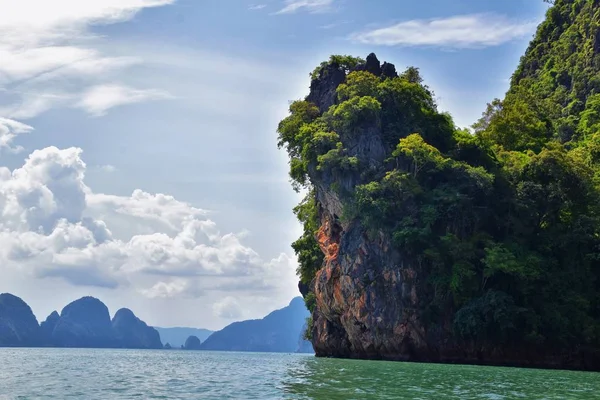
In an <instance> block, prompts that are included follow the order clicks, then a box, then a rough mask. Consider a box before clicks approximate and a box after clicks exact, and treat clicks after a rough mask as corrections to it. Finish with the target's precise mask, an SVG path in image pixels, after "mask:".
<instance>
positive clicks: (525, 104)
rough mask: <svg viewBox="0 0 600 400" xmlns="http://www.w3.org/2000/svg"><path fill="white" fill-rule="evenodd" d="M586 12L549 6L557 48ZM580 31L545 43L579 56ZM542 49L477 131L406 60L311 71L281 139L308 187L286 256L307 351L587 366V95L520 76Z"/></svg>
mask: <svg viewBox="0 0 600 400" xmlns="http://www.w3.org/2000/svg"><path fill="white" fill-rule="evenodd" d="M574 3H576V4H574ZM571 6H573V7H571ZM598 7H599V6H598V4H597V3H596V2H592V1H579V2H573V1H569V0H561V1H557V2H556V5H555V6H554V8H553V9H552V10H554V11H552V10H551V11H550V12H549V15H550V16H551V18H554V19H558V20H560V21H561V22H560V23H561V27H560V29H556V30H555V31H554V34H555V35H557V36H558V37H559V39H557V40H567V39H564V35H567V36H568V37H569V38H571V39H572V38H575V37H577V36H576V35H571V34H569V32H571V31H573V29H571V28H569V27H568V25H569V24H574V25H577V24H580V25H583V26H588V27H589V26H590V25H592V23H595V22H593V21H590V18H592V19H594V21H596V19H597V18H598V17H597V16H598V15H600V14H599V13H598V12H596V13H595V14H594V13H593V11H594V10H595V11H598ZM557 9H558V10H559V11H560V12H559V13H558V14H557V12H556V10H557ZM557 15H558V16H557ZM582 15H584V16H585V18H584V17H582ZM592 15H593V17H591V16H592ZM596 22H597V21H596ZM549 29H550V28H549V27H548V24H544V25H543V26H542V27H541V28H540V32H541V33H540V32H539V33H538V36H539V35H540V34H545V33H544V32H547V31H548V30H549ZM578 29H581V27H579V28H578ZM550 30H551V29H550ZM571 33H572V32H571ZM571 39H569V40H571ZM580 39H581V41H582V43H580V44H578V43H571V47H568V46H567V47H565V46H558V48H560V49H564V48H569V49H570V50H569V51H571V52H574V53H573V54H574V55H572V57H574V58H576V59H578V60H579V59H580V58H577V57H576V56H577V50H573V49H578V48H579V47H581V48H584V47H585V46H587V44H585V43H588V41H587V39H585V37H584V38H580ZM537 42H539V40H538V41H537ZM537 42H536V41H534V42H533V43H534V44H535V43H537ZM583 42H585V43H583ZM544 43H545V42H544ZM540 46H541V47H539V46H534V45H532V47H531V48H530V50H529V51H528V54H527V55H526V57H524V60H523V65H525V66H527V68H525V67H520V69H519V70H518V73H517V75H516V78H515V79H514V83H513V87H512V88H511V91H509V93H508V95H507V98H506V99H505V100H504V101H497V102H495V103H494V104H492V105H490V107H488V110H487V111H486V113H484V116H483V118H482V120H481V121H479V122H478V123H477V124H476V125H475V133H474V134H473V133H471V132H468V131H466V130H462V129H458V128H457V127H456V126H455V125H454V124H453V122H452V119H451V117H450V116H449V115H447V114H443V113H440V112H439V111H438V110H437V107H436V105H435V102H434V101H433V95H432V93H431V91H430V90H429V88H428V87H427V86H425V85H423V83H422V79H421V77H420V76H419V73H418V70H417V69H415V68H408V69H407V70H406V71H404V72H403V73H402V74H400V75H398V73H397V72H396V70H395V68H394V66H393V65H392V64H389V63H384V64H383V65H381V64H380V63H379V61H378V60H377V58H376V56H375V55H374V54H371V55H369V56H368V57H367V58H366V60H362V59H358V58H353V57H348V56H332V58H331V59H330V60H329V62H325V63H323V64H321V66H320V67H318V68H317V69H316V70H315V71H314V72H313V74H312V82H311V87H310V88H311V91H310V94H309V95H308V96H307V97H306V99H305V100H301V101H297V102H295V103H293V104H292V105H291V106H290V116H289V117H287V118H285V119H284V120H283V121H282V122H281V123H280V125H279V128H278V132H279V146H280V147H285V148H286V150H287V151H288V154H289V156H290V176H291V178H292V181H293V183H294V184H295V185H296V187H297V188H305V189H308V190H307V191H308V194H307V197H306V198H305V200H304V201H303V202H302V203H301V204H300V205H299V206H298V207H297V208H296V209H295V213H296V215H297V216H298V218H299V219H300V221H301V222H302V223H303V224H304V234H303V236H302V237H301V238H300V239H298V240H297V241H296V242H294V244H293V248H294V250H295V251H296V254H297V255H298V259H299V264H300V268H299V270H298V272H299V276H300V283H299V288H300V291H301V293H302V294H303V296H304V298H305V301H306V304H307V306H308V308H309V309H310V310H311V313H312V321H311V324H310V325H309V330H310V332H311V333H312V343H313V347H314V350H315V352H316V354H317V356H332V357H347V358H366V359H388V360H408V361H426V362H460V363H477V364H491V365H516V366H531V367H551V368H573V369H592V370H600V298H599V297H598V293H599V292H600V261H599V260H600V239H599V238H600V217H599V216H600V207H599V206H600V158H599V157H598V154H600V152H599V150H598V149H600V145H599V143H600V123H598V121H600V106H599V104H600V100H598V98H597V95H595V94H593V93H594V91H593V90H592V92H589V93H588V92H585V91H582V89H581V88H582V85H583V84H584V83H585V82H577V81H576V78H575V77H578V78H577V79H580V78H581V76H580V75H578V74H579V73H578V72H577V71H579V69H578V68H579V67H577V68H575V69H569V68H570V67H569V65H571V64H568V65H567V64H562V65H561V66H560V68H559V67H558V63H559V60H560V57H558V58H557V57H554V58H555V59H556V60H555V62H556V64H552V62H547V63H546V64H544V68H545V69H544V70H540V71H539V73H531V70H530V69H531V63H532V62H533V61H532V60H535V57H534V55H533V53H535V54H538V55H540V56H541V55H542V54H541V53H542V52H544V51H549V52H551V53H552V52H553V51H554V50H552V49H553V48H554V47H553V46H550V47H548V46H546V47H544V46H545V45H544V44H543V43H542V44H540ZM585 51H587V50H585ZM581 59H582V60H583V58H581ZM549 65H550V67H548V66H549ZM552 65H557V68H559V70H560V71H561V72H560V73H557V71H555V70H553V69H552ZM548 68H550V70H549V71H546V70H547V69H548ZM523 71H529V72H528V74H529V75H528V76H526V77H524V76H523V74H524V72H523ZM585 71H586V74H588V75H593V76H596V77H598V76H600V64H598V65H595V66H590V65H588V68H587V69H585ZM594 71H595V72H594ZM565 74H571V75H572V76H573V78H572V80H571V81H570V82H571V85H572V87H573V91H572V93H571V94H569V95H568V96H571V97H568V96H567V98H564V97H565V96H563V95H564V94H565V93H567V92H566V91H567V89H566V88H565V87H564V86H562V83H561V82H563V83H565V82H566V81H565V80H564V79H562V78H561V76H563V78H564V76H566V75H565ZM549 77H552V78H553V79H555V82H554V83H553V85H554V86H552V85H549V84H548V79H550V78H549ZM565 79H566V78H565ZM552 87H553V88H554V90H555V92H552V91H548V88H552ZM542 89H544V90H546V92H544V90H542ZM575 89H577V90H575ZM590 90H591V89H590ZM560 96H562V97H560ZM559 97H560V99H559ZM569 99H571V100H572V101H571V102H570V103H569V101H567V100H569ZM586 99H587V100H586ZM558 100H560V101H558ZM557 102H558V103H557ZM583 102H585V103H586V105H585V107H583V106H582V104H583ZM565 104H566V105H565ZM578 105H579V106H581V107H580V110H579V111H575V109H574V108H573V107H575V106H577V107H579V106H578ZM558 106H565V107H566V109H567V110H568V111H569V112H570V113H571V115H568V113H567V112H566V111H564V112H563V113H562V114H561V115H567V116H568V118H567V119H568V121H567V122H568V124H570V125H569V126H570V128H569V127H565V125H564V124H565V123H566V122H565V121H563V120H560V119H556V117H555V116H553V115H552V113H550V112H549V111H548V113H547V112H546V111H547V110H549V109H553V110H556V109H557V107H558ZM565 118H566V117H565ZM569 129H571V135H570V136H565V135H564V133H565V132H566V131H568V130H569ZM565 139H569V140H568V141H565Z"/></svg>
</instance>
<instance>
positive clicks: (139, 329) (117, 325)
mask: <svg viewBox="0 0 600 400" xmlns="http://www.w3.org/2000/svg"><path fill="white" fill-rule="evenodd" d="M112 328H113V330H114V334H115V337H116V340H117V341H118V343H119V345H120V346H121V347H124V348H126V349H162V348H163V345H162V343H161V341H160V335H159V334H158V331H157V330H156V329H154V328H152V327H150V326H148V325H146V323H145V322H144V321H142V320H140V319H139V318H138V317H136V316H135V314H133V312H132V311H131V310H129V309H127V308H121V309H120V310H119V311H117V312H116V314H115V316H114V317H113V319H112Z"/></svg>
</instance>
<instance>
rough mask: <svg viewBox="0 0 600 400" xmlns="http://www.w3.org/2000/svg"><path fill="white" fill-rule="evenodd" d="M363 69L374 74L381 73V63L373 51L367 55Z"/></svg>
mask: <svg viewBox="0 0 600 400" xmlns="http://www.w3.org/2000/svg"><path fill="white" fill-rule="evenodd" d="M365 70H366V71H367V72H370V73H372V74H373V75H376V76H380V75H381V63H380V62H379V60H378V59H377V56H376V55H375V53H371V54H369V55H368V56H367V62H366V64H365Z"/></svg>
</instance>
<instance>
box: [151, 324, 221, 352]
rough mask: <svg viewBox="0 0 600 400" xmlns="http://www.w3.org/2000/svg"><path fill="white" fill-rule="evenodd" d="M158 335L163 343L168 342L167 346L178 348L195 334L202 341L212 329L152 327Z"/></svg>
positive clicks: (211, 332)
mask: <svg viewBox="0 0 600 400" xmlns="http://www.w3.org/2000/svg"><path fill="white" fill-rule="evenodd" d="M153 328H154V329H156V330H157V331H158V333H159V335H160V339H161V340H162V342H163V343H164V344H165V346H166V345H167V344H169V347H171V348H173V349H179V348H181V346H184V344H185V341H186V340H187V339H188V338H189V337H190V336H196V337H197V338H198V339H200V341H201V342H204V341H205V340H206V339H207V338H208V337H209V336H210V335H212V334H213V333H214V331H211V330H208V329H200V328H187V327H172V328H162V327H159V326H155V327H153Z"/></svg>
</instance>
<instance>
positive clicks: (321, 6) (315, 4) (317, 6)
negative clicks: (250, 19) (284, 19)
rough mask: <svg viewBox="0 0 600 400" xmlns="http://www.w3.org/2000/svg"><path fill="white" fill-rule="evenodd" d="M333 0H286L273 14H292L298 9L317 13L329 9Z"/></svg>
mask: <svg viewBox="0 0 600 400" xmlns="http://www.w3.org/2000/svg"><path fill="white" fill-rule="evenodd" d="M333 3H334V0H286V1H285V6H284V7H283V8H282V9H281V10H279V11H277V12H276V13H275V14H293V13H295V12H299V11H308V12H310V13H319V12H325V11H329V10H331V6H332V5H333Z"/></svg>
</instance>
